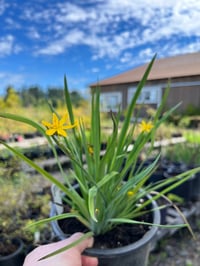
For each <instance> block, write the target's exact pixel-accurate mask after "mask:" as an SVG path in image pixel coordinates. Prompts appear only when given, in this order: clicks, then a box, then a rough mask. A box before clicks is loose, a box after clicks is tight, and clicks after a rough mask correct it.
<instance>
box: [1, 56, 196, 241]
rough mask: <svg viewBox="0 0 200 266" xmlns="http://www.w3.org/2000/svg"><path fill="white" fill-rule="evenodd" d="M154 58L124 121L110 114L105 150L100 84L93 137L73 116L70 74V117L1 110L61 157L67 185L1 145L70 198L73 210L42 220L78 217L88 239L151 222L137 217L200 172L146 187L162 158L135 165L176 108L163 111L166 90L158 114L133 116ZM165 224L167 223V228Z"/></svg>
mask: <svg viewBox="0 0 200 266" xmlns="http://www.w3.org/2000/svg"><path fill="white" fill-rule="evenodd" d="M154 60H155V58H153V59H152V61H151V62H150V64H149V65H148V67H147V70H146V72H145V73H144V76H143V78H142V79H141V81H140V82H139V84H138V87H137V90H136V92H135V94H134V96H133V98H132V100H131V102H130V105H129V107H128V110H127V113H126V116H125V118H124V121H123V122H122V123H121V121H120V118H121V111H120V110H119V112H118V113H117V114H114V113H112V112H111V114H110V118H111V126H112V132H111V134H110V135H109V136H108V140H107V145H106V149H105V150H104V151H101V142H102V139H101V137H102V134H101V133H102V128H101V119H100V90H99V89H98V88H96V89H93V90H92V98H91V123H90V136H89V138H88V134H86V126H85V124H84V121H83V119H82V118H81V117H74V112H73V106H72V103H71V100H70V94H69V91H68V86H67V81H66V78H65V79H64V92H65V100H66V110H65V111H66V113H67V115H65V116H63V117H60V116H59V114H57V113H55V112H53V114H52V117H53V118H52V122H51V123H50V122H46V121H43V122H42V124H38V123H36V122H34V121H32V120H30V119H28V118H25V117H21V116H17V115H13V114H3V113H0V116H1V117H4V118H8V119H12V120H17V121H20V122H23V123H26V124H29V125H31V126H33V127H34V128H36V129H37V130H38V131H40V132H41V133H42V134H43V135H44V136H45V137H46V138H47V140H48V143H49V145H50V146H51V148H52V150H53V152H54V154H55V157H56V158H57V162H58V165H59V168H60V172H61V174H62V176H63V178H64V180H65V182H64V183H62V182H60V181H59V180H58V179H57V178H56V177H54V176H53V175H52V174H51V173H49V172H47V171H46V170H44V169H42V168H41V167H40V166H38V165H37V164H36V163H35V162H33V161H31V160H30V159H28V158H27V157H25V156H24V155H23V154H21V153H20V152H19V151H18V150H16V149H14V148H12V147H10V146H9V145H8V144H6V143H3V144H4V145H5V146H6V147H7V148H8V149H9V150H11V151H12V152H14V153H15V154H16V155H17V156H19V157H20V158H21V159H22V160H24V161H25V162H27V163H28V164H29V165H30V166H31V167H33V168H34V169H35V170H37V171H38V172H39V173H40V174H42V175H43V176H44V177H45V178H47V179H48V180H50V181H51V182H52V183H53V184H55V185H56V186H57V187H58V188H59V189H60V190H61V191H62V192H63V193H64V195H65V197H66V199H67V203H68V205H69V208H70V209H71V212H70V213H64V214H63V215H59V216H58V217H56V216H55V217H52V218H49V219H46V220H45V221H42V222H48V221H51V220H54V219H61V218H72V217H74V218H76V219H77V220H79V221H80V222H81V223H83V224H84V225H85V226H86V227H87V228H88V232H89V233H88V234H86V236H84V237H87V236H88V235H99V234H104V233H105V232H107V231H110V230H112V229H113V228H114V227H115V226H117V225H118V224H120V223H121V224H122V223H134V224H135V223H138V224H148V223H147V222H145V221H139V219H138V217H140V215H141V214H143V213H144V212H145V211H146V207H147V206H149V208H150V210H149V211H151V202H152V200H154V199H157V198H159V197H161V196H162V195H164V194H167V193H168V192H169V191H170V190H171V189H173V188H174V187H176V186H178V185H180V184H181V183H183V182H185V181H186V180H187V179H188V178H189V177H190V176H192V175H193V174H194V173H195V172H197V171H199V170H200V168H196V169H193V170H190V171H188V172H185V173H182V174H180V175H179V176H176V177H173V178H169V179H167V180H165V181H163V182H160V183H157V184H148V185H147V181H148V179H149V177H150V176H151V174H152V173H153V172H154V171H155V169H156V166H157V163H158V160H159V156H158V157H157V158H156V159H155V160H154V161H153V162H152V163H151V164H150V165H149V166H148V167H142V165H140V166H139V167H138V166H137V165H138V163H139V161H140V160H139V158H140V155H141V152H144V150H145V152H146V154H147V155H149V154H150V153H151V151H152V150H153V144H154V139H155V134H156V130H157V129H158V128H159V126H160V125H161V124H162V123H163V122H164V121H165V120H166V118H167V117H168V116H169V115H170V114H171V113H172V112H173V111H174V110H175V108H176V107H174V108H172V109H170V110H168V111H166V112H165V113H164V114H163V107H164V104H165V102H166V99H167V92H166V93H165V95H164V96H163V100H162V102H161V104H160V106H159V107H158V109H157V111H156V113H155V115H154V117H152V118H151V119H149V120H146V121H142V122H141V123H138V122H137V119H136V120H135V121H134V122H133V120H132V117H133V114H134V110H135V106H136V103H137V99H138V97H139V96H140V93H141V90H142V88H143V87H144V85H145V82H146V80H147V77H148V74H149V72H150V70H151V68H152V65H153V62H154ZM166 91H167V90H166ZM50 120H51V118H50ZM138 127H139V131H140V133H139V134H138V135H137V138H136V139H135V140H134V143H133V136H134V133H135V132H138ZM147 143H148V145H146V144H147ZM55 146H58V147H59V148H60V149H61V150H62V151H63V152H64V153H65V154H66V156H68V158H69V159H70V161H71V165H72V170H71V171H72V176H73V178H74V179H75V181H76V183H77V184H78V186H79V189H78V190H77V189H76V188H75V187H73V186H72V185H71V183H70V181H69V179H68V177H67V176H66V174H65V171H64V169H63V168H62V165H61V163H60V162H59V157H58V156H57V153H56V148H55ZM136 166H137V167H136ZM158 189H159V191H160V193H157V194H154V195H153V196H152V197H151V198H146V195H147V194H149V193H151V191H156V190H158ZM141 199H143V201H141ZM144 199H145V200H144ZM138 202H140V204H138ZM144 210H145V211H144ZM38 223H40V222H38ZM157 226H159V225H157ZM167 226H168V225H165V227H167ZM179 226H182V225H179ZM169 227H170V226H169Z"/></svg>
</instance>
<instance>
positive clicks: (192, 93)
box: [100, 76, 200, 112]
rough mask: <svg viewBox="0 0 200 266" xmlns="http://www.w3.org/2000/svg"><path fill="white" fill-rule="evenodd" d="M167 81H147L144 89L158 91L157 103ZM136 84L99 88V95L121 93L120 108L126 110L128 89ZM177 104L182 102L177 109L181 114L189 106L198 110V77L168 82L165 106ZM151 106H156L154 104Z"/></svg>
mask: <svg viewBox="0 0 200 266" xmlns="http://www.w3.org/2000/svg"><path fill="white" fill-rule="evenodd" d="M168 82H169V79H165V80H157V81H147V83H146V85H145V87H147V88H148V87H149V88H151V89H152V90H153V89H155V90H158V92H159V90H160V95H159V94H158V102H157V105H159V103H160V101H161V100H162V95H163V93H164V89H165V88H166V87H167V84H168ZM137 85H138V84H137V83H132V84H131V83H128V84H116V85H106V86H105V85H104V86H101V87H100V89H101V93H102V94H104V97H105V98H106V93H114V92H119V93H121V95H122V96H121V99H122V102H121V107H122V109H123V110H124V109H126V107H127V105H128V102H129V99H128V96H129V94H128V89H129V88H134V87H135V88H136V87H137ZM179 102H182V104H181V106H180V107H179V108H178V109H177V111H178V112H183V111H184V110H186V109H187V107H188V106H189V105H192V106H193V107H196V108H200V76H195V77H185V78H174V79H171V80H170V93H169V96H168V99H167V106H168V107H169V108H170V107H173V106H175V105H176V104H178V103H179ZM152 106H154V107H155V106H156V105H155V103H154V104H153V105H152Z"/></svg>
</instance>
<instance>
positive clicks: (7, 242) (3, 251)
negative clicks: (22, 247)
mask: <svg viewBox="0 0 200 266" xmlns="http://www.w3.org/2000/svg"><path fill="white" fill-rule="evenodd" d="M18 247H19V243H18V242H17V241H15V240H12V239H10V238H6V237H0V257H4V256H8V255H10V254H12V253H14V252H15V251H16V250H17V249H18Z"/></svg>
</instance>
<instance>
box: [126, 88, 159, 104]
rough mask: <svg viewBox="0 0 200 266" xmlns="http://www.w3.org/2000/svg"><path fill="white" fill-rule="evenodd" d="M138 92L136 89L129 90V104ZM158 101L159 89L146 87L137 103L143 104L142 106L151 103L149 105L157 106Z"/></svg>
mask: <svg viewBox="0 0 200 266" xmlns="http://www.w3.org/2000/svg"><path fill="white" fill-rule="evenodd" d="M135 92H136V88H129V89H128V104H129V103H130V101H131V99H132V97H133V95H134V94H135ZM157 101H158V90H157V88H154V87H146V88H143V89H142V91H141V93H140V95H139V97H138V100H137V103H141V104H143V103H144V104H145V103H147V104H148V103H149V104H156V103H157Z"/></svg>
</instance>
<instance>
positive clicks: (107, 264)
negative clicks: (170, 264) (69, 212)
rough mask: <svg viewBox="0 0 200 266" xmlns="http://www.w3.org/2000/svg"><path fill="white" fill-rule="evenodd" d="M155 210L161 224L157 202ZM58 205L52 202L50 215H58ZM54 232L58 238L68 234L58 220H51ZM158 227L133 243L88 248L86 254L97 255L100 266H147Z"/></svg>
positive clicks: (157, 219)
mask: <svg viewBox="0 0 200 266" xmlns="http://www.w3.org/2000/svg"><path fill="white" fill-rule="evenodd" d="M152 205H153V207H152V209H154V210H155V211H154V212H153V213H152V214H153V221H152V223H154V224H160V211H159V210H158V205H157V203H156V202H153V203H152ZM57 213H58V212H57V206H56V205H55V204H52V208H51V213H50V216H54V215H56V214H57ZM51 225H52V229H53V232H54V234H55V236H56V237H57V238H58V239H60V240H61V239H65V238H66V237H67V235H66V234H65V233H64V232H63V231H62V230H61V228H60V226H59V224H58V222H57V221H52V222H51ZM157 230H158V228H157V227H156V226H152V227H151V228H150V230H149V231H148V232H147V233H146V234H145V235H144V236H143V237H142V238H141V239H140V240H138V241H136V242H134V243H133V244H130V245H127V246H124V247H121V248H114V249H97V248H90V249H87V250H86V251H85V252H84V254H85V255H87V256H92V257H97V258H98V260H99V264H98V265H99V266H147V263H148V257H149V253H150V247H151V246H150V245H151V242H152V241H153V240H154V237H155V235H156V233H157Z"/></svg>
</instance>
